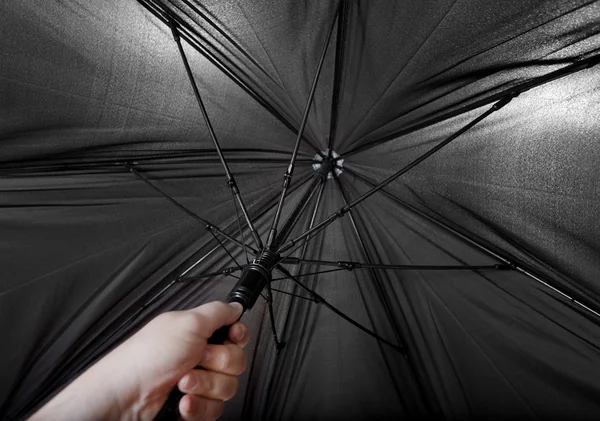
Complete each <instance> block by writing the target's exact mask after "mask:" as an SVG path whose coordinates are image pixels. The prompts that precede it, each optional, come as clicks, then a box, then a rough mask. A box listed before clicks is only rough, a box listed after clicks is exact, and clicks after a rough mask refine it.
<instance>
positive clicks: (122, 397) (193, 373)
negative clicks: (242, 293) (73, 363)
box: [32, 302, 248, 421]
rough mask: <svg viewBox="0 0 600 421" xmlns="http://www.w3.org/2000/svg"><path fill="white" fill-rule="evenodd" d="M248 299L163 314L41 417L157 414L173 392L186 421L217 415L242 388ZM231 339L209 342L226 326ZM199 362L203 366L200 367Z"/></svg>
mask: <svg viewBox="0 0 600 421" xmlns="http://www.w3.org/2000/svg"><path fill="white" fill-rule="evenodd" d="M241 312H242V307H241V305H239V304H237V303H234V304H229V305H228V304H224V303H219V302H213V303H209V304H204V305H202V306H200V307H196V308H194V309H191V310H186V311H174V312H168V313H164V314H162V315H160V316H158V317H156V318H155V319H153V320H152V321H151V322H149V323H148V324H147V325H146V326H144V327H143V328H142V329H141V330H140V331H139V332H137V333H136V334H135V335H133V336H132V337H131V338H129V339H128V340H127V341H125V342H123V344H121V345H120V346H119V347H117V348H115V349H114V350H113V351H112V352H111V353H110V354H108V355H107V356H106V357H104V358H103V359H101V360H100V361H98V362H97V363H96V364H94V365H93V366H92V367H90V368H89V369H88V370H87V371H86V372H84V373H83V374H82V375H81V376H80V377H79V378H77V379H76V380H75V381H74V382H73V383H71V384H70V385H69V386H68V387H67V388H65V389H64V390H63V391H62V392H61V393H59V394H58V395H57V396H56V397H55V398H54V399H52V400H51V401H50V402H49V403H48V404H47V405H46V406H44V407H43V408H42V409H41V410H40V411H39V412H38V413H36V414H35V415H34V416H33V418H32V420H34V419H45V420H47V419H61V420H69V419H78V420H99V419H107V420H108V419H110V420H113V419H135V420H152V419H154V417H155V416H156V414H157V413H158V411H159V410H160V408H161V407H162V406H163V404H164V403H165V401H166V399H167V397H168V395H169V393H170V392H171V390H172V389H173V388H174V387H176V386H178V387H179V389H180V390H181V391H182V392H184V393H186V395H185V396H184V397H183V398H182V399H181V400H180V402H179V411H180V413H181V416H182V418H183V420H185V421H196V420H202V421H204V420H207V421H208V420H215V419H217V418H218V417H219V416H220V415H221V413H222V411H223V402H224V401H225V400H227V399H230V398H231V397H232V396H233V395H234V394H235V392H236V391H237V387H238V380H237V375H239V374H241V373H242V372H243V371H244V369H245V367H246V355H245V353H244V351H243V349H242V348H243V347H244V346H245V345H246V344H247V342H248V329H247V327H246V326H245V325H243V324H242V323H235V322H236V320H237V319H238V318H239V316H240V314H241ZM232 323H233V325H232V326H231V328H230V330H229V338H228V341H226V342H225V344H223V345H209V344H207V340H208V338H210V336H211V335H212V334H213V332H214V331H215V330H217V329H218V328H219V327H221V326H225V325H230V324H232ZM196 366H200V367H202V368H203V369H196V368H195V367H196Z"/></svg>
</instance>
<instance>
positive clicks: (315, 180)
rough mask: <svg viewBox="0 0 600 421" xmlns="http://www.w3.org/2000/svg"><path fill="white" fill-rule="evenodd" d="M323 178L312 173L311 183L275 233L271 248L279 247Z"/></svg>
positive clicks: (322, 181)
mask: <svg viewBox="0 0 600 421" xmlns="http://www.w3.org/2000/svg"><path fill="white" fill-rule="evenodd" d="M324 180H325V179H324V178H323V177H320V176H319V174H318V173H317V174H315V175H313V181H312V183H311V185H310V186H309V187H308V189H307V190H306V192H304V195H303V196H302V198H300V200H299V201H298V203H297V204H296V206H295V207H294V209H293V210H292V211H291V212H290V215H289V216H288V218H287V220H286V221H285V222H284V224H283V227H282V228H281V230H280V231H279V233H278V234H277V237H276V238H275V241H274V242H273V244H272V247H273V248H277V247H279V246H280V245H281V243H283V242H284V241H285V240H286V239H287V237H288V236H289V234H290V232H291V231H292V229H293V228H294V227H295V226H296V223H297V222H298V220H299V219H300V216H301V215H302V214H303V213H304V210H305V209H306V207H307V206H308V203H309V202H310V200H311V199H312V197H313V195H314V194H315V192H316V191H317V190H318V188H319V186H320V185H321V184H323V183H324V182H325V181H324Z"/></svg>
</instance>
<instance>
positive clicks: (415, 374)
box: [333, 172, 430, 408]
mask: <svg viewBox="0 0 600 421" xmlns="http://www.w3.org/2000/svg"><path fill="white" fill-rule="evenodd" d="M333 174H334V179H335V181H336V185H337V186H338V188H339V191H340V194H341V195H342V199H343V200H344V204H345V205H348V198H347V196H346V192H345V190H344V188H343V186H342V183H341V181H340V179H339V178H338V177H337V176H336V175H335V172H333ZM348 216H349V217H350V223H351V224H352V231H353V232H354V236H355V237H356V239H357V240H358V243H359V244H360V247H361V249H362V251H363V254H364V256H365V257H366V259H367V262H369V264H373V262H372V260H371V256H370V253H369V250H368V249H367V246H366V244H365V242H364V240H363V237H362V235H361V233H360V231H359V230H358V225H357V223H356V220H355V219H354V215H353V213H352V211H348ZM377 258H378V260H381V257H380V256H377ZM369 273H370V274H371V277H372V278H373V281H374V285H375V290H376V293H377V296H378V297H379V299H380V301H381V303H382V304H383V308H384V311H385V313H386V316H387V318H388V320H389V321H390V324H391V326H392V330H393V331H394V333H395V336H396V340H397V341H399V342H400V345H401V346H402V347H403V348H404V349H405V355H406V362H407V363H408V367H409V369H410V372H411V374H412V376H413V379H414V381H415V383H416V384H417V389H418V391H419V394H420V395H421V398H422V399H423V402H425V403H427V404H428V405H426V407H427V408H428V407H429V406H430V402H428V401H429V399H428V398H427V394H426V393H425V386H424V385H423V382H422V379H421V378H420V377H419V376H418V371H417V368H416V366H415V362H414V357H413V353H412V352H411V351H410V350H409V348H407V347H406V343H407V342H408V341H407V340H406V338H405V336H404V334H403V333H402V331H401V330H400V328H399V327H398V325H397V324H396V323H395V321H394V316H393V313H392V309H391V305H390V303H389V300H388V299H387V294H386V291H385V289H384V287H383V285H382V284H381V280H380V279H379V276H378V275H377V272H376V271H375V270H374V269H373V268H369ZM357 286H358V287H359V290H360V284H358V282H357ZM361 296H362V293H361ZM365 309H366V311H367V314H368V315H369V318H370V313H371V312H370V311H369V309H368V307H367V304H366V302H365ZM401 313H402V311H401ZM394 383H395V382H394Z"/></svg>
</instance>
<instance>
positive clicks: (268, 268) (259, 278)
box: [227, 249, 279, 310]
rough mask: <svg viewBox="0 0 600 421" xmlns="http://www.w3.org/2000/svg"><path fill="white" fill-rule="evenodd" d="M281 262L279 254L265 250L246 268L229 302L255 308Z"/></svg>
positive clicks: (228, 298)
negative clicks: (275, 268)
mask: <svg viewBox="0 0 600 421" xmlns="http://www.w3.org/2000/svg"><path fill="white" fill-rule="evenodd" d="M278 261H279V254H277V253H275V252H274V251H272V250H269V249H264V250H262V251H261V252H259V253H258V254H257V255H256V257H255V258H254V260H253V261H252V263H250V264H249V265H247V266H246V267H244V270H243V271H242V275H241V276H240V279H239V281H238V282H237V284H235V287H233V289H232V290H231V292H230V293H229V295H228V297H227V301H228V302H234V301H235V302H238V303H240V304H241V305H242V306H244V310H249V309H251V308H252V307H253V306H254V303H256V300H257V299H258V297H260V293H261V292H262V290H263V289H264V288H265V286H266V285H267V283H269V282H271V272H272V270H273V268H274V267H275V266H276V265H277V262H278Z"/></svg>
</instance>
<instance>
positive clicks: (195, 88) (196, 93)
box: [171, 21, 263, 249]
mask: <svg viewBox="0 0 600 421" xmlns="http://www.w3.org/2000/svg"><path fill="white" fill-rule="evenodd" d="M171 31H172V33H173V38H174V39H175V42H176V43H177V48H178V49H179V54H180V56H181V60H182V61H183V65H184V66H185V71H186V73H187V75H188V78H189V80H190V84H191V85H192V89H193V91H194V96H195V97H196V102H197V103H198V106H199V107H200V111H201V112H202V117H204V122H205V124H206V127H207V128H208V132H209V134H210V138H211V139H212V142H213V144H214V146H215V148H216V150H217V154H218V155H219V159H220V160H221V164H222V165H223V169H224V170H225V176H226V177H227V184H228V185H229V188H230V189H231V192H232V193H233V195H234V197H235V198H236V199H237V201H238V203H239V205H240V209H241V210H242V214H243V215H244V219H245V220H246V224H248V228H249V229H250V232H251V233H252V237H253V238H254V242H255V243H256V246H257V247H258V248H259V249H261V248H262V246H263V244H262V241H261V239H260V236H259V235H258V233H257V232H256V230H255V229H254V225H253V224H252V221H251V220H250V217H249V216H248V211H247V209H246V205H245V204H244V201H243V200H242V195H241V194H240V191H239V189H238V186H237V183H236V182H235V178H234V176H233V174H232V173H231V171H230V169H229V165H227V161H226V160H225V155H223V150H222V149H221V145H220V144H219V141H218V140H217V136H216V134H215V131H214V129H213V126H212V124H211V122H210V118H209V117H208V112H207V111H206V107H205V106H204V102H202V97H201V96H200V91H199V90H198V86H197V84H196V81H195V79H194V75H193V74H192V69H191V68H190V64H189V62H188V59H187V57H186V55H185V51H183V45H182V44H181V37H180V36H179V32H178V31H177V28H176V26H175V23H174V22H173V21H171ZM236 209H237V208H236Z"/></svg>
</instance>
